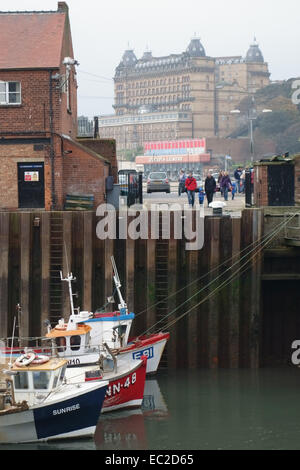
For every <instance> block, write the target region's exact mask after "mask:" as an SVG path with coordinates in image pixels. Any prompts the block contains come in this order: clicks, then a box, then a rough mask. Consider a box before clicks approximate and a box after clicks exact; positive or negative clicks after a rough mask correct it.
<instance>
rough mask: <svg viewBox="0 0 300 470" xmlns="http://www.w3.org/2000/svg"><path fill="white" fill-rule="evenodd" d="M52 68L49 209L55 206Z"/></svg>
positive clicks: (50, 72) (50, 84) (50, 71)
mask: <svg viewBox="0 0 300 470" xmlns="http://www.w3.org/2000/svg"><path fill="white" fill-rule="evenodd" d="M52 73H53V71H52V70H49V107H50V109H49V118H50V134H51V137H50V163H51V210H54V209H55V207H56V198H55V168H54V155H55V154H54V139H53V90H52Z"/></svg>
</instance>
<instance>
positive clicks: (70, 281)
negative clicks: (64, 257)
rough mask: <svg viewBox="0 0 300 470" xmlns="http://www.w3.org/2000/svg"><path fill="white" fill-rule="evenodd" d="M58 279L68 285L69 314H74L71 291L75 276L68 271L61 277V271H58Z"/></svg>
mask: <svg viewBox="0 0 300 470" xmlns="http://www.w3.org/2000/svg"><path fill="white" fill-rule="evenodd" d="M60 279H61V280H62V281H65V282H67V283H68V286H69V296H70V305H71V315H74V302H73V291H72V281H76V278H75V277H73V274H72V273H71V274H70V273H68V275H67V277H66V278H64V277H63V273H62V271H60Z"/></svg>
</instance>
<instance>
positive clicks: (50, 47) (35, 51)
mask: <svg viewBox="0 0 300 470" xmlns="http://www.w3.org/2000/svg"><path fill="white" fill-rule="evenodd" d="M65 21H66V12H61V11H57V12H0V44H1V48H0V69H35V68H59V67H60V62H61V51H62V43H63V35H64V28H65Z"/></svg>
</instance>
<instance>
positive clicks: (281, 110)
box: [230, 79, 300, 154]
mask: <svg viewBox="0 0 300 470" xmlns="http://www.w3.org/2000/svg"><path fill="white" fill-rule="evenodd" d="M295 80H296V79H290V80H287V81H285V82H280V83H272V84H271V85H269V86H267V87H265V88H262V89H261V90H259V91H258V92H257V93H255V95H254V97H253V100H251V99H245V100H243V101H242V102H241V103H240V110H241V112H242V113H243V114H245V115H247V114H248V112H249V111H250V110H251V109H253V108H254V109H256V110H257V119H255V120H254V121H253V129H254V138H255V140H256V142H258V141H260V140H261V139H262V140H263V139H264V138H268V139H272V140H273V141H274V142H275V144H276V152H277V153H278V154H282V153H285V152H290V154H296V153H300V141H299V139H300V105H295V104H293V102H292V95H293V93H294V92H295V90H294V89H293V88H292V84H293V82H294V81H295ZM263 109H271V110H272V113H266V114H263V113H262V110H263ZM248 133H249V122H248V121H246V122H244V123H242V124H241V125H240V127H239V128H238V129H236V131H234V132H233V133H232V134H231V135H230V137H242V136H246V135H248Z"/></svg>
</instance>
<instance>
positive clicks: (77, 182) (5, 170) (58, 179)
mask: <svg viewBox="0 0 300 470" xmlns="http://www.w3.org/2000/svg"><path fill="white" fill-rule="evenodd" d="M53 146H54V153H55V156H54V160H53V161H54V192H55V201H56V209H58V210H62V209H63V207H64V203H65V198H66V195H67V194H74V193H76V194H93V195H94V197H95V208H96V207H97V206H98V205H99V204H101V203H103V202H104V201H105V181H106V177H107V176H108V175H109V173H110V164H109V163H108V162H106V161H105V160H104V159H102V158H98V157H97V156H95V155H92V154H90V152H89V150H88V149H87V150H85V149H84V148H81V147H79V146H78V145H76V143H74V142H72V141H71V140H70V141H69V140H67V139H61V138H60V137H59V136H54V139H53ZM62 151H63V154H62ZM69 152H72V153H69ZM50 155H51V152H50V145H45V146H44V149H43V150H40V151H35V150H34V144H33V143H23V142H21V141H20V143H15V144H10V145H0V181H2V182H4V184H1V185H0V210H17V209H18V207H19V202H18V171H17V170H18V163H20V162H26V161H27V162H28V161H30V162H35V161H36V162H44V165H45V209H46V210H51V207H52V160H51V158H50Z"/></svg>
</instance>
